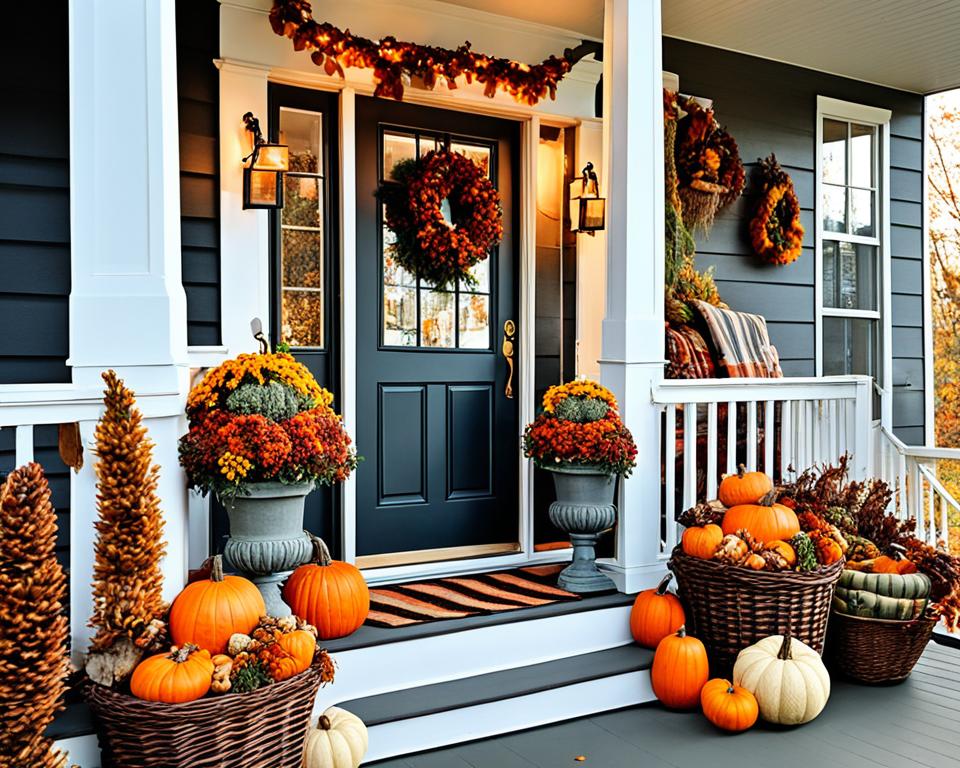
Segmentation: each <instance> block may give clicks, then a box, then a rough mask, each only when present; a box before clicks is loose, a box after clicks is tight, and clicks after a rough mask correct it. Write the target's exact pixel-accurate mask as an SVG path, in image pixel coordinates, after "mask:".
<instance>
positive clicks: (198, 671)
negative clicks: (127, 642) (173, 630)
mask: <svg viewBox="0 0 960 768" xmlns="http://www.w3.org/2000/svg"><path fill="white" fill-rule="evenodd" d="M213 669H214V667H213V661H211V660H210V653H209V652H208V651H206V650H202V649H199V648H197V646H195V645H193V644H190V643H188V644H187V645H184V646H181V647H180V648H177V647H176V646H174V648H173V650H172V651H171V652H170V653H158V654H156V655H154V656H149V657H147V658H146V659H144V660H143V661H141V662H140V663H139V664H138V665H137V668H136V669H135V670H133V675H132V676H131V678H130V693H132V694H133V695H134V696H136V697H137V698H138V699H143V700H144V701H162V702H164V703H165V704H183V703H185V702H187V701H195V700H196V699H199V698H200V697H201V696H204V695H206V693H207V691H209V690H210V684H211V682H212V678H213Z"/></svg>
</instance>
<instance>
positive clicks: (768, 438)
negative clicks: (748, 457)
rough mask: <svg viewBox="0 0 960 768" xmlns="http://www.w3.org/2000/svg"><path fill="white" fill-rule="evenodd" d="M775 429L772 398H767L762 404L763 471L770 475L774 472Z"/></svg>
mask: <svg viewBox="0 0 960 768" xmlns="http://www.w3.org/2000/svg"><path fill="white" fill-rule="evenodd" d="M775 431H776V429H775V427H774V420H773V400H767V401H765V402H764V404H763V471H764V472H766V473H767V474H768V475H770V477H773V476H774V474H775V473H774V468H773V445H774V441H775V440H776V439H777V437H776V435H775V434H774V432H775Z"/></svg>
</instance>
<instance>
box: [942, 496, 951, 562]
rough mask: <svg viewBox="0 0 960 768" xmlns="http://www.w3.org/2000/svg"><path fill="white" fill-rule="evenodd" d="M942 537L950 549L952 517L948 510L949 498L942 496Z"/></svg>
mask: <svg viewBox="0 0 960 768" xmlns="http://www.w3.org/2000/svg"><path fill="white" fill-rule="evenodd" d="M939 498H940V537H941V538H942V539H943V544H944V546H945V547H947V548H948V549H949V543H950V519H949V513H948V511H947V500H946V499H945V498H944V497H943V496H940V497H939Z"/></svg>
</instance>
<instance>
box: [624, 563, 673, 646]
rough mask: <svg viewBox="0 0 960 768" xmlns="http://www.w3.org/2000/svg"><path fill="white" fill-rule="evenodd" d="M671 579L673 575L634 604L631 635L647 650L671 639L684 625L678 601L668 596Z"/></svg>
mask: <svg viewBox="0 0 960 768" xmlns="http://www.w3.org/2000/svg"><path fill="white" fill-rule="evenodd" d="M672 578H673V574H672V573H668V574H667V575H666V576H664V577H663V579H662V580H661V581H660V584H659V585H658V586H657V588H656V589H646V590H644V591H643V592H641V593H640V594H639V595H637V599H636V600H634V601H633V608H632V609H631V610H630V634H632V635H633V639H634V640H636V641H637V642H638V643H640V645H644V646H646V647H647V648H656V647H657V644H658V643H659V642H660V641H661V640H663V638H665V637H666V636H667V635H672V634H673V633H674V632H676V631H677V630H678V629H679V628H680V627H682V626H683V624H684V623H685V622H686V617H685V616H684V614H683V606H682V605H680V600H679V598H678V597H677V596H676V595H672V594H670V593H669V592H667V585H668V584H669V583H670V579H672Z"/></svg>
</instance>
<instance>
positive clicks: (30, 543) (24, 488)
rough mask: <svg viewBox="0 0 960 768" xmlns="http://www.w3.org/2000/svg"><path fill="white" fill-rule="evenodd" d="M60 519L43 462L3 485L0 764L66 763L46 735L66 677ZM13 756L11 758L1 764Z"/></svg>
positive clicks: (37, 767) (57, 766)
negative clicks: (58, 546)
mask: <svg viewBox="0 0 960 768" xmlns="http://www.w3.org/2000/svg"><path fill="white" fill-rule="evenodd" d="M56 538H57V518H56V515H55V513H54V510H53V506H52V505H51V503H50V488H49V486H48V485H47V480H46V478H45V477H44V475H43V470H42V469H41V467H40V465H39V464H35V463H32V464H27V465H26V466H24V467H21V468H20V469H17V470H14V471H13V472H11V473H10V475H9V476H8V477H7V480H6V482H5V483H4V484H3V486H2V487H0V638H3V640H2V642H0V701H2V702H3V708H4V727H3V730H2V731H0V764H3V765H10V766H17V767H19V766H30V768H61V766H64V765H65V764H66V756H65V755H63V754H61V753H58V752H55V751H53V742H52V741H51V740H50V739H48V738H46V736H45V735H44V732H45V730H46V728H47V726H48V725H49V724H50V723H51V722H52V721H53V718H54V716H55V715H56V713H57V712H58V711H59V709H60V708H61V702H60V699H61V697H62V696H63V693H64V691H65V690H66V683H65V680H66V677H67V675H68V674H69V661H68V658H67V638H68V633H69V629H68V626H67V618H66V616H65V615H64V613H63V601H64V600H65V599H66V589H67V587H66V578H65V576H64V573H63V569H62V568H61V566H60V563H59V562H57V557H56V552H55V548H56ZM4 759H9V760H10V762H9V763H7V762H4Z"/></svg>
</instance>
